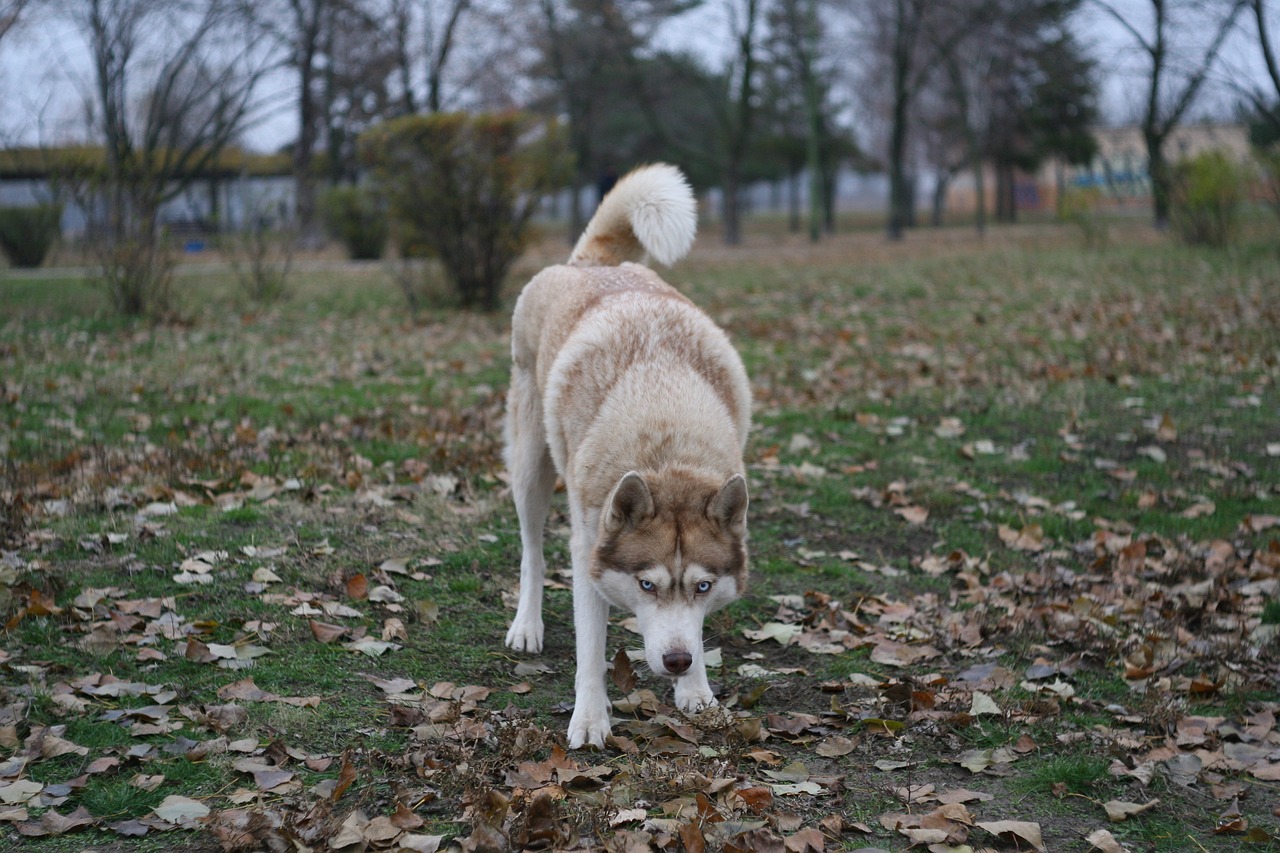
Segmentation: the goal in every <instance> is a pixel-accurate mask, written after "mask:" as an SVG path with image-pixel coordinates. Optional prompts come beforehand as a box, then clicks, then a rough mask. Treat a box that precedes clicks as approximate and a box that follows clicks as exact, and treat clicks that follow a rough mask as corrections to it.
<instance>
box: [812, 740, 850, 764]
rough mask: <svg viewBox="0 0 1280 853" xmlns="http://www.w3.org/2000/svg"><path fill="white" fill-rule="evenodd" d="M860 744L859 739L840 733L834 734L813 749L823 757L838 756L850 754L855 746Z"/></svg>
mask: <svg viewBox="0 0 1280 853" xmlns="http://www.w3.org/2000/svg"><path fill="white" fill-rule="evenodd" d="M857 745H858V743H857V741H854V740H851V739H849V738H847V737H841V736H840V735H832V736H831V737H829V738H827V739H826V740H824V741H822V743H820V744H818V746H817V747H816V748H815V749H814V750H813V751H814V752H816V753H818V755H821V756H822V757H823V758H837V757H839V756H841V755H848V754H849V753H851V752H853V749H854V747H856V746H857Z"/></svg>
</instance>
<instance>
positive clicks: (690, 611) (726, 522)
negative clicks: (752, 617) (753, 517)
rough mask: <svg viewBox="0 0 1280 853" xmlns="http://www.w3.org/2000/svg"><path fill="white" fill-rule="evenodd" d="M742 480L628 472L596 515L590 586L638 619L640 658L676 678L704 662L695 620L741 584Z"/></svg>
mask: <svg viewBox="0 0 1280 853" xmlns="http://www.w3.org/2000/svg"><path fill="white" fill-rule="evenodd" d="M746 541H747V483H746V480H745V479H744V478H743V477H742V475H741V474H734V475H733V476H731V477H729V478H728V479H727V480H726V479H721V478H719V477H715V476H712V475H709V474H707V473H705V472H698V471H689V470H684V469H666V470H663V471H659V472H656V473H646V474H640V473H637V472H635V471H632V472H630V473H628V474H626V475H625V476H624V477H623V478H622V479H621V480H619V481H618V484H617V485H616V486H614V489H613V492H612V494H611V495H610V496H609V499H608V500H607V501H606V502H605V506H604V509H603V510H602V512H601V515H600V537H599V541H598V544H597V546H596V551H595V555H594V560H593V564H592V569H591V571H592V577H593V578H594V579H595V581H596V585H597V588H598V589H599V590H600V591H601V593H603V595H604V597H605V598H607V599H608V600H609V601H610V602H611V603H613V604H615V605H617V606H619V607H624V608H626V609H627V610H630V611H631V612H633V613H635V614H636V621H637V622H638V623H639V625H640V631H641V634H642V635H643V636H644V651H645V659H646V660H647V662H648V664H649V666H650V667H651V668H652V669H653V671H654V672H656V673H658V674H659V675H666V676H669V677H672V678H676V677H679V676H681V675H683V674H684V673H685V672H687V671H689V669H690V668H691V667H692V666H693V664H694V663H696V662H700V661H701V658H702V622H703V619H704V618H705V617H706V615H707V614H708V613H710V612H711V611H713V610H716V609H718V608H720V607H723V606H725V605H726V604H728V603H730V602H731V601H733V600H734V599H736V598H737V597H738V596H740V595H742V593H743V591H744V590H745V589H746V584H747V545H746Z"/></svg>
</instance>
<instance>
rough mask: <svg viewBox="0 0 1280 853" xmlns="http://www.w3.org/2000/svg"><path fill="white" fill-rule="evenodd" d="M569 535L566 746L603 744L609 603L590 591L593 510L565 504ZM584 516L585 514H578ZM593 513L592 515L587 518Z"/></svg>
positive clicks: (606, 720) (606, 724) (606, 714)
mask: <svg viewBox="0 0 1280 853" xmlns="http://www.w3.org/2000/svg"><path fill="white" fill-rule="evenodd" d="M570 510H571V512H572V514H573V533H572V535H571V541H570V543H569V547H570V550H571V551H572V553H573V630H574V640H575V643H576V646H577V652H578V669H577V672H576V673H575V675H574V679H573V686H574V700H573V716H572V717H571V718H570V720H569V746H570V748H572V749H576V748H577V747H580V746H586V745H588V744H590V745H592V746H598V747H603V746H604V739H605V738H607V737H608V736H609V694H608V693H607V692H606V690H605V683H604V679H605V670H606V668H607V666H608V664H607V662H606V653H605V644H606V641H607V638H608V632H609V603H608V602H607V601H605V600H604V598H602V597H601V596H600V593H598V592H596V588H595V584H594V582H593V581H592V580H591V552H592V551H593V550H594V549H595V539H596V533H595V531H596V524H597V523H598V521H599V517H598V516H599V513H591V514H589V515H587V514H584V513H583V512H582V511H581V509H580V508H578V507H570ZM584 515H586V516H587V517H584ZM593 516H594V517H593Z"/></svg>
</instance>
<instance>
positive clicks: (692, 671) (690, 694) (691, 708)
mask: <svg viewBox="0 0 1280 853" xmlns="http://www.w3.org/2000/svg"><path fill="white" fill-rule="evenodd" d="M714 704H716V697H715V694H713V693H712V692H711V683H710V682H709V681H707V664H706V661H705V660H703V657H702V653H701V652H699V653H698V657H697V660H695V661H694V662H693V666H691V667H689V671H688V672H687V673H685V674H684V675H682V676H680V677H679V678H677V679H676V707H677V708H679V709H680V710H682V711H687V712H689V713H690V714H692V713H693V712H695V711H698V710H700V709H702V708H706V707H707V706H709V705H714Z"/></svg>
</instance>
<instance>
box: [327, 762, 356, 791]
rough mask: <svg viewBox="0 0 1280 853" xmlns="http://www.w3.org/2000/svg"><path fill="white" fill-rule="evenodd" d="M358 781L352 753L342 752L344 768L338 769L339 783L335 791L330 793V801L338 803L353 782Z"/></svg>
mask: <svg viewBox="0 0 1280 853" xmlns="http://www.w3.org/2000/svg"><path fill="white" fill-rule="evenodd" d="M355 781H356V768H355V766H354V765H352V763H351V753H350V752H344V753H343V754H342V769H340V770H339V771H338V784H337V786H335V787H334V789H333V793H332V794H330V795H329V802H331V803H336V802H337V801H338V800H340V799H341V798H342V795H343V794H345V793H346V792H347V789H348V788H350V787H351V783H353V782H355Z"/></svg>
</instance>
